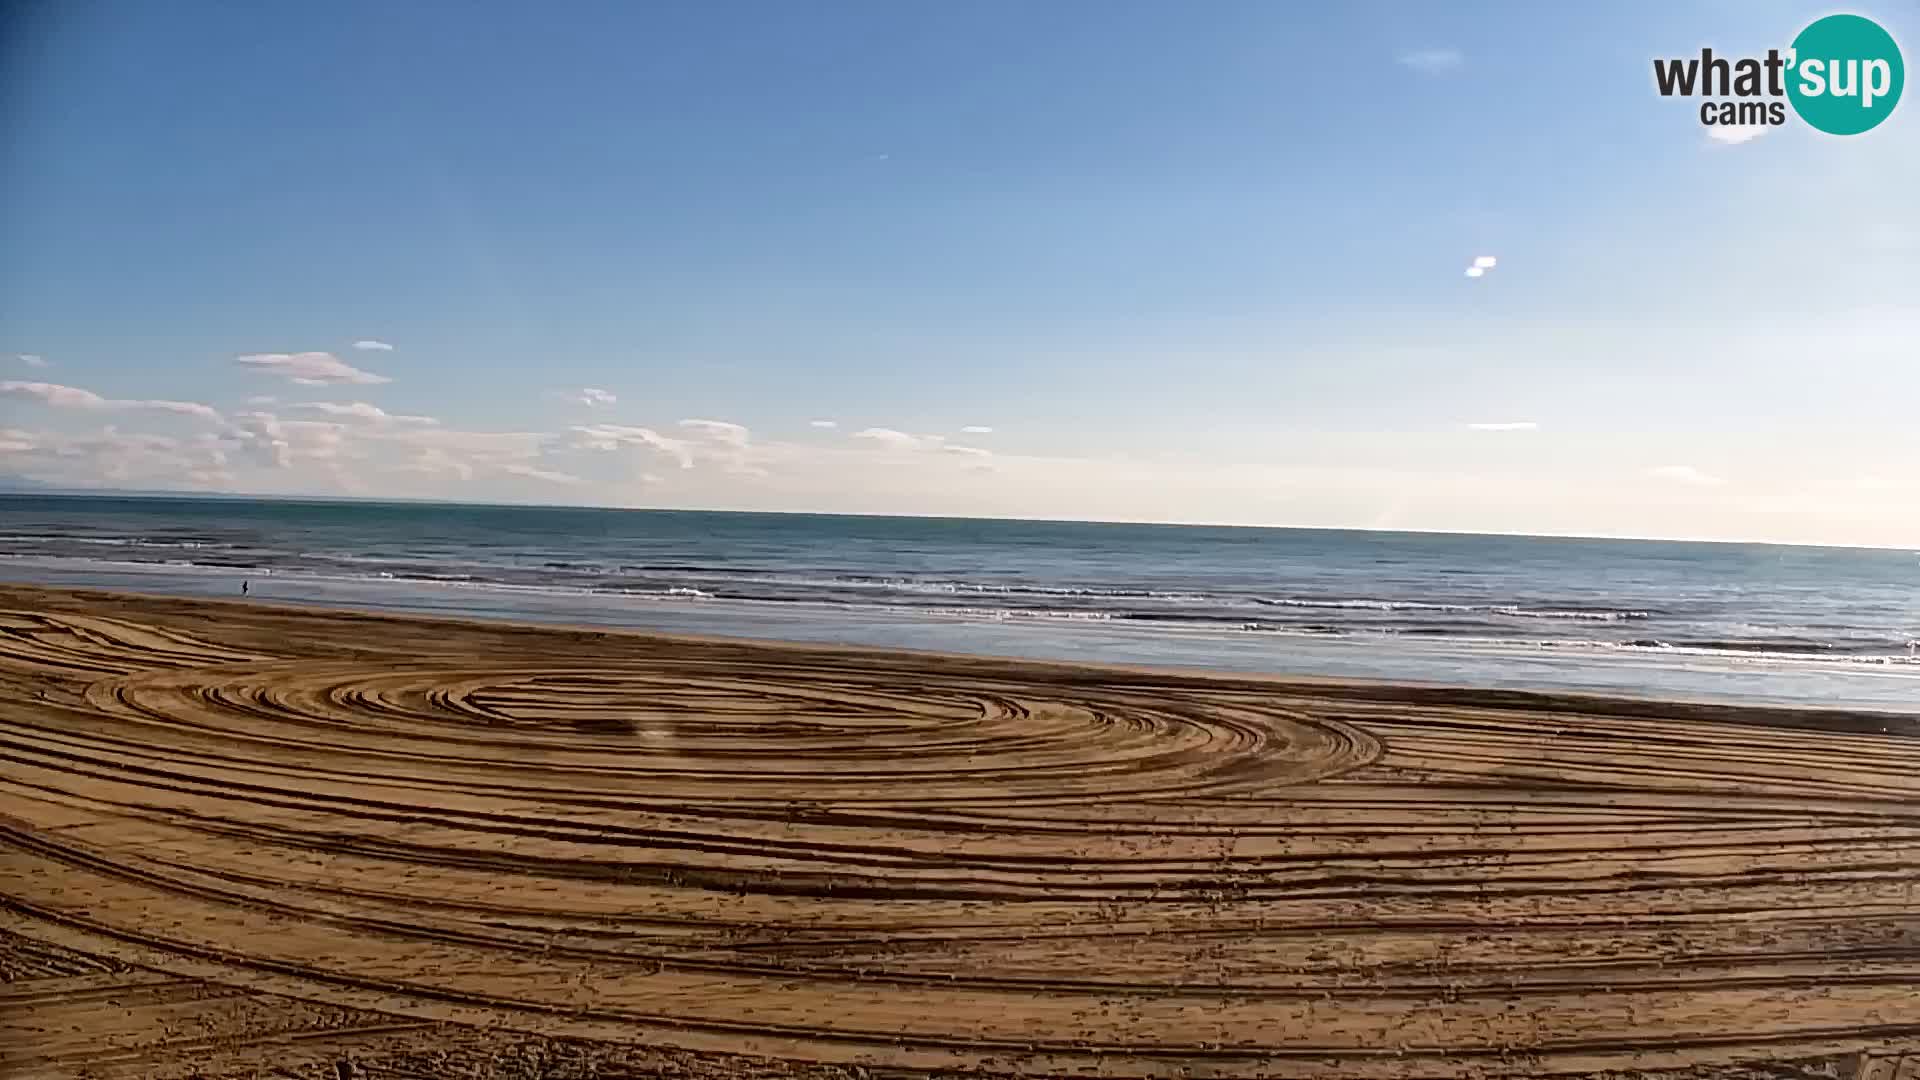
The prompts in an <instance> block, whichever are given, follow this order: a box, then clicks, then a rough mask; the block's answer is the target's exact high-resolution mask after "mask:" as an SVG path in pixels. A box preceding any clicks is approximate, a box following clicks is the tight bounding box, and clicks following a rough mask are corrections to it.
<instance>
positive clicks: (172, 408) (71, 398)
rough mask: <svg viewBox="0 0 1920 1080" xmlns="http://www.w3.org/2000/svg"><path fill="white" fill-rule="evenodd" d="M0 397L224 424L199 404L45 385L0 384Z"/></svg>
mask: <svg viewBox="0 0 1920 1080" xmlns="http://www.w3.org/2000/svg"><path fill="white" fill-rule="evenodd" d="M0 397H10V398H15V399H20V400H26V401H37V402H39V403H41V404H42V405H47V406H50V407H52V408H55V409H79V410H86V411H93V412H129V411H137V410H144V411H147V412H163V413H174V414H176V415H179V416H191V417H195V418H197V419H201V420H209V421H212V422H214V423H219V422H221V416H220V411H219V410H218V409H215V408H214V407H213V406H211V405H202V404H201V403H199V402H197V401H170V400H167V399H164V398H109V397H101V396H100V395H99V394H96V393H94V392H93V391H91V390H83V389H81V388H80V387H77V386H61V385H59V384H58V383H43V382H17V381H12V380H9V381H6V382H0Z"/></svg>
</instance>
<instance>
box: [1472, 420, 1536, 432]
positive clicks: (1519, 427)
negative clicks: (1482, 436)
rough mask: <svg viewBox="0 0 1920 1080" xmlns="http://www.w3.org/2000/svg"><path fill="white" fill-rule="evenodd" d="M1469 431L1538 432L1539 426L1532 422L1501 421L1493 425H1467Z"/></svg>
mask: <svg viewBox="0 0 1920 1080" xmlns="http://www.w3.org/2000/svg"><path fill="white" fill-rule="evenodd" d="M1467 430H1469V431H1539V430H1540V425H1539V424H1537V423H1535V422H1534V421H1532V420H1501V421H1497V422H1494V423H1482V424H1468V425H1467Z"/></svg>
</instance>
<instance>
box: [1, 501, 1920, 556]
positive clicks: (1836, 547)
mask: <svg viewBox="0 0 1920 1080" xmlns="http://www.w3.org/2000/svg"><path fill="white" fill-rule="evenodd" d="M36 496H38V497H41V498H47V497H52V498H70V499H151V500H159V501H164V500H191V499H202V500H221V499H245V500H253V501H256V502H319V503H366V504H372V505H382V504H384V505H401V506H456V507H472V508H476V509H501V510H591V511H597V512H606V513H641V514H739V515H761V516H768V515H781V516H787V517H843V518H878V519H898V520H905V521H1004V522H1014V523H1022V524H1030V525H1116V526H1118V525H1132V526H1140V527H1147V528H1167V529H1255V530H1264V531H1276V532H1350V533H1370V534H1378V535H1396V534H1397V535H1407V536H1463V537H1465V536H1471V537H1497V538H1503V539H1512V540H1593V541H1606V542H1615V543H1640V544H1718V545H1722V546H1737V547H1785V548H1814V549H1825V550H1831V551H1904V550H1916V551H1920V541H1915V542H1914V543H1912V544H1818V543H1807V542H1796V541H1791V540H1729V539H1713V538H1703V537H1676V536H1627V535H1608V534H1604V533H1552V532H1537V533H1536V532H1502V531H1497V530H1486V531H1473V530H1461V529H1412V528H1401V529H1390V528H1381V527H1376V526H1364V525H1275V524H1259V523H1249V522H1236V521H1142V520H1139V519H1134V518H1048V517H1018V516H1012V515H980V514H904V513H885V512H880V511H864V512H862V511H841V510H742V509H738V508H727V507H675V506H606V505H601V506H594V505H587V504H580V503H545V502H463V501H461V500H458V499H436V498H399V497H395V498H378V497H371V496H365V495H286V494H258V493H252V492H229V491H177V490H168V489H164V488H161V489H118V488H46V489H35V488H0V499H4V498H13V497H28V498H31V497H36Z"/></svg>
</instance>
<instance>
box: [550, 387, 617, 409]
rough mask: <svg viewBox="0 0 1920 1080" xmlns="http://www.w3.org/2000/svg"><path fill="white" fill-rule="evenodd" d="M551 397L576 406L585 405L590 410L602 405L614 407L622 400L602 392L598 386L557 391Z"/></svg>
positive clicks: (605, 391) (610, 393)
mask: <svg viewBox="0 0 1920 1080" xmlns="http://www.w3.org/2000/svg"><path fill="white" fill-rule="evenodd" d="M550 396H552V397H555V398H558V399H560V400H561V401H566V402H571V403H572V404H575V405H585V406H586V407H587V408H589V409H591V408H595V407H597V406H600V405H613V404H615V403H617V402H619V400H620V398H619V397H618V396H616V395H615V394H613V393H612V392H611V391H607V390H602V389H600V388H599V387H597V386H583V387H581V388H580V389H578V390H555V391H554V392H553V393H552V394H551V395H550Z"/></svg>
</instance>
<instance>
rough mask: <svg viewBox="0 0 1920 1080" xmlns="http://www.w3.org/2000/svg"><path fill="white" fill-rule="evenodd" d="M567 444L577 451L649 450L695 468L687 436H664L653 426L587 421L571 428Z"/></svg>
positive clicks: (686, 467)
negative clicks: (587, 422)
mask: <svg viewBox="0 0 1920 1080" xmlns="http://www.w3.org/2000/svg"><path fill="white" fill-rule="evenodd" d="M565 445H566V446H567V448H569V449H574V450H596V451H599V452H602V453H609V452H612V451H616V450H624V449H642V450H650V451H653V452H655V453H658V454H661V455H664V456H665V457H668V458H671V459H672V460H673V462H674V463H675V464H677V465H679V466H680V467H681V468H682V469H691V468H693V449H692V447H691V446H689V445H688V444H687V442H686V440H684V439H674V438H669V437H668V436H665V435H662V434H660V433H659V432H657V431H655V430H653V429H652V428H643V427H628V426H627V425H625V424H587V425H580V426H576V427H573V428H570V429H569V430H568V434H567V438H566V440H565Z"/></svg>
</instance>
